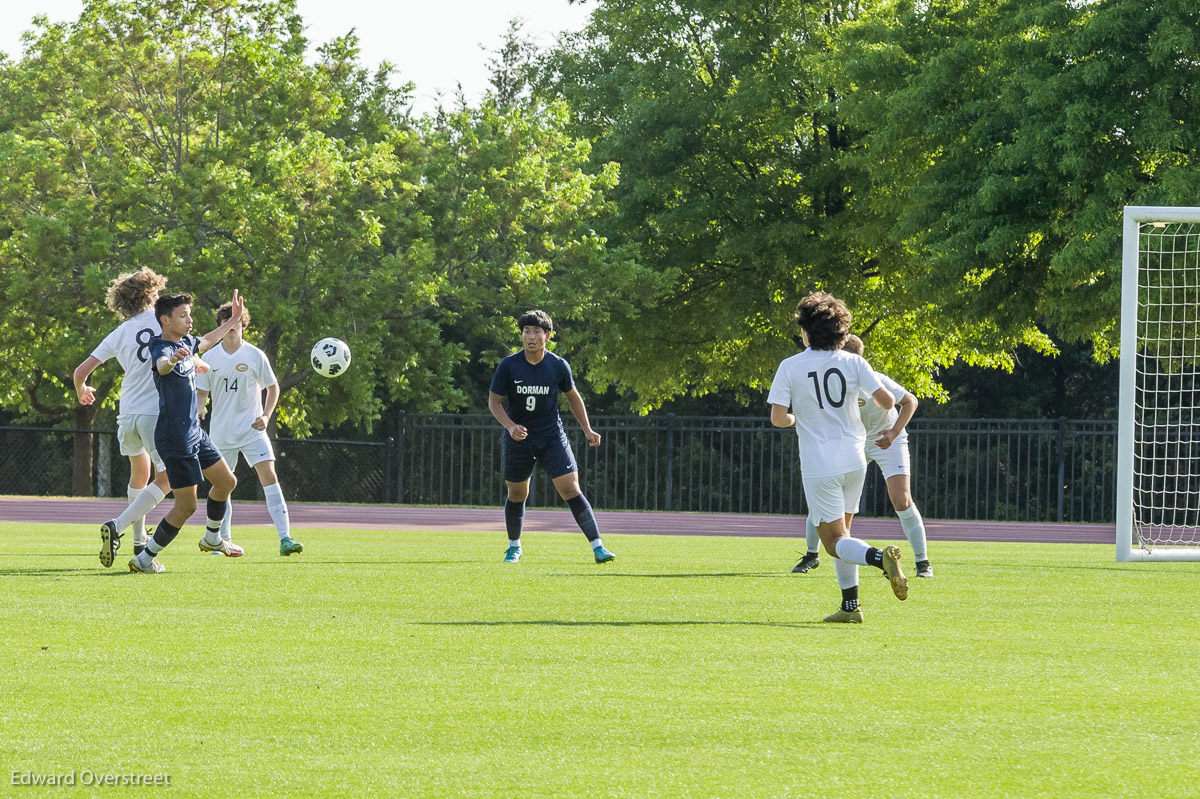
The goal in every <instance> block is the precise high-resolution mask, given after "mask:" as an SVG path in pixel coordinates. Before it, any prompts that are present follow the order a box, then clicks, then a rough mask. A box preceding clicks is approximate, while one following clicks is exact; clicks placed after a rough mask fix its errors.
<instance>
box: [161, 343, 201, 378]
mask: <svg viewBox="0 0 1200 799" xmlns="http://www.w3.org/2000/svg"><path fill="white" fill-rule="evenodd" d="M191 354H192V351H191V350H190V349H188V348H187V347H183V346H179V347H176V348H175V349H173V350H171V354H170V355H162V356H159V359H158V360H157V361H155V362H154V368H155V369H156V370H157V371H158V373H159V374H160V375H166V374H168V373H170V371H171V370H172V369H174V368H175V364H177V363H179V362H180V361H182V360H184V359H185V358H187V357H188V356H189V355H191Z"/></svg>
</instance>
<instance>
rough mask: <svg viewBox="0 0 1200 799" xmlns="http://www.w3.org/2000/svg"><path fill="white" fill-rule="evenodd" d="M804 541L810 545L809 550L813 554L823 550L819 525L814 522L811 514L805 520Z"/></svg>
mask: <svg viewBox="0 0 1200 799" xmlns="http://www.w3.org/2000/svg"><path fill="white" fill-rule="evenodd" d="M804 543H805V544H807V545H808V551H809V553H811V554H813V555H815V554H817V553H818V552H820V551H821V534H820V533H818V532H817V526H816V525H815V524H813V520H812V516H811V515H810V516H808V517H807V518H806V519H805V520H804Z"/></svg>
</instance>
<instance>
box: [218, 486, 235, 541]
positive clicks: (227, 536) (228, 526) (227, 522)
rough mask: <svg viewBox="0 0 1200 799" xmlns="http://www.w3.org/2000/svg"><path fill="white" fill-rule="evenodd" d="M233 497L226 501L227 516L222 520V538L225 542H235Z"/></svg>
mask: <svg viewBox="0 0 1200 799" xmlns="http://www.w3.org/2000/svg"><path fill="white" fill-rule="evenodd" d="M232 527H233V497H230V498H229V499H227V500H225V516H224V517H222V518H221V538H222V539H223V540H225V541H232V540H233V531H232Z"/></svg>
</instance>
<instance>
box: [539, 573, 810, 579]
mask: <svg viewBox="0 0 1200 799" xmlns="http://www.w3.org/2000/svg"><path fill="white" fill-rule="evenodd" d="M546 576H547V577H645V578H648V579H675V578H686V579H692V578H696V577H722V578H723V577H780V578H787V577H790V576H791V575H790V574H789V573H788V572H694V573H692V572H678V573H673V574H662V573H659V574H637V573H636V572H614V571H600V572H590V573H584V572H580V573H579V574H567V573H563V572H552V573H550V574H547V575H546Z"/></svg>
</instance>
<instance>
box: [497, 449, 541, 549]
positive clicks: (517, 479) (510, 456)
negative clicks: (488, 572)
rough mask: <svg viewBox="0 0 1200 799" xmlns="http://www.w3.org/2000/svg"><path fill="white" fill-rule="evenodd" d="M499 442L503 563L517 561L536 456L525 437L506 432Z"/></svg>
mask: <svg viewBox="0 0 1200 799" xmlns="http://www.w3.org/2000/svg"><path fill="white" fill-rule="evenodd" d="M503 435H504V440H503V442H502V443H501V445H500V460H501V467H500V468H501V474H503V475H504V485H505V487H506V488H507V489H508V493H507V495H506V496H505V498H504V529H505V531H506V532H507V534H508V548H507V549H506V550H504V562H505V563H518V562H519V561H520V560H521V530H522V529H523V527H524V526H525V501H526V500H527V499H529V478H530V477H532V476H533V466H534V464H535V463H536V459H535V458H534V455H533V449H532V448H531V447H530V446H529V442H528V440H525V441H513V440H512V436H510V435H509V434H508V433H507V432H505V433H504V434H503Z"/></svg>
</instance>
